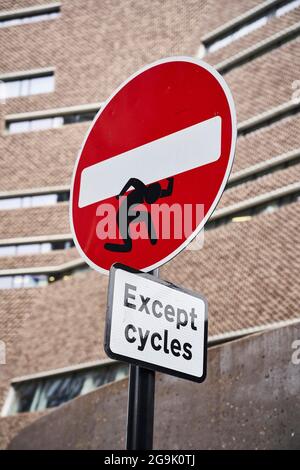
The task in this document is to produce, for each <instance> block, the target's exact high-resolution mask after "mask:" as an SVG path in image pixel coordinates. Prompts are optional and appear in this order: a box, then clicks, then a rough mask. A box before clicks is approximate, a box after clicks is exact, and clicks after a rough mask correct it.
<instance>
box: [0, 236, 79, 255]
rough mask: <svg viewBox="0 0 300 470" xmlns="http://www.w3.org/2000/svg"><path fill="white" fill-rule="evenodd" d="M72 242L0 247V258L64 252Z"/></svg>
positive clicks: (70, 246)
mask: <svg viewBox="0 0 300 470" xmlns="http://www.w3.org/2000/svg"><path fill="white" fill-rule="evenodd" d="M73 246H74V243H73V241H72V240H67V241H57V242H46V243H24V244H18V245H2V246H1V245H0V257H2V256H26V255H37V254H43V253H49V252H50V251H55V250H66V249H68V248H72V247H73Z"/></svg>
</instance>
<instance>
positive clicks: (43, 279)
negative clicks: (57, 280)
mask: <svg viewBox="0 0 300 470" xmlns="http://www.w3.org/2000/svg"><path fill="white" fill-rule="evenodd" d="M47 284H48V276H47V275H44V274H39V275H32V274H26V275H21V276H1V277H0V289H21V288H24V289H25V288H28V287H41V286H45V285H47Z"/></svg>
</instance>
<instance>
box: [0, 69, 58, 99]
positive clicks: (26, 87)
mask: <svg viewBox="0 0 300 470" xmlns="http://www.w3.org/2000/svg"><path fill="white" fill-rule="evenodd" d="M2 81H3V83H4V97H5V98H19V97H20V96H29V95H38V94H40V93H51V92H53V91H54V74H53V73H48V74H46V75H43V76H38V77H30V76H26V77H24V78H18V79H13V78H12V79H7V80H6V79H4V80H2Z"/></svg>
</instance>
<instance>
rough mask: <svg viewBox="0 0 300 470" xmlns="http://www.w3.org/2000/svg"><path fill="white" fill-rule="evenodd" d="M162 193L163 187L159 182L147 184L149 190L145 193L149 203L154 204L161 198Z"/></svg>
mask: <svg viewBox="0 0 300 470" xmlns="http://www.w3.org/2000/svg"><path fill="white" fill-rule="evenodd" d="M160 193H161V187H160V184H159V183H152V184H149V186H147V190H146V193H145V201H146V202H147V203H148V204H152V203H153V202H155V201H157V199H159V197H160Z"/></svg>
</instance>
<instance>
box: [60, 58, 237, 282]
mask: <svg viewBox="0 0 300 470" xmlns="http://www.w3.org/2000/svg"><path fill="white" fill-rule="evenodd" d="M168 62H189V63H192V64H196V65H198V66H199V67H203V68H204V69H206V70H207V71H208V72H210V73H211V74H212V75H213V76H214V77H215V79H216V80H217V81H218V82H219V84H220V85H221V87H222V88H223V91H224V93H225V95H226V98H227V101H228V105H229V109H230V114H231V119H232V141H231V150H230V155H229V160H228V165H227V169H226V172H225V175H224V178H223V181H222V184H221V186H220V189H219V191H218V193H217V195H216V197H215V199H214V202H213V203H212V205H211V207H210V209H209V211H208V212H207V214H206V216H205V217H204V218H203V220H202V221H201V223H200V224H199V225H198V227H197V228H196V230H195V231H194V232H193V233H192V234H191V235H190V236H189V237H188V238H187V240H185V242H184V243H182V244H181V245H180V246H179V247H178V248H177V249H176V250H174V251H173V252H172V253H171V254H170V255H169V256H166V257H165V258H164V259H162V260H160V261H159V262H157V263H155V264H153V265H151V266H147V267H144V268H143V269H142V271H146V272H147V271H152V270H154V269H157V268H158V267H159V266H161V265H163V264H165V263H167V262H168V261H170V260H171V259H172V258H173V257H174V256H176V255H177V254H178V253H180V252H181V251H182V250H183V249H184V248H185V247H186V246H187V245H188V244H189V243H190V242H191V241H192V240H193V239H194V238H195V237H196V236H197V234H198V233H199V232H200V231H201V229H202V228H203V226H204V225H205V223H206V222H207V220H208V219H209V217H210V216H211V214H212V213H213V211H214V209H215V207H216V205H217V203H218V201H219V199H220V197H221V195H222V193H223V191H224V188H225V185H226V183H227V180H228V177H229V174H230V171H231V168H232V164H233V159H234V153H235V144H236V138H237V122H236V111H235V105H234V101H233V98H232V95H231V92H230V90H229V87H228V85H227V83H226V82H225V80H224V78H223V77H222V76H221V75H220V74H219V72H218V71H217V70H216V69H215V68H214V67H212V66H211V65H209V64H207V63H206V62H203V61H202V60H200V59H196V58H192V57H185V56H179V57H167V58H165V59H161V60H158V61H156V62H153V63H151V64H149V65H146V66H145V67H143V68H142V69H140V70H139V71H138V72H136V73H134V74H133V75H131V76H130V77H129V78H128V79H127V80H125V82H123V83H122V84H121V85H120V86H119V87H118V88H117V89H116V90H115V91H114V92H113V94H112V95H111V96H110V97H109V98H108V99H107V101H105V102H104V103H103V106H102V107H101V109H100V110H99V111H98V113H97V114H96V116H95V118H94V120H93V122H92V124H91V126H90V128H89V130H88V132H87V134H86V136H85V138H84V140H83V143H82V145H81V148H80V151H79V154H78V157H77V160H76V163H75V167H74V171H73V175H72V181H71V191H70V211H69V218H70V227H71V232H72V235H73V240H74V243H75V246H76V248H77V250H78V252H79V254H80V255H81V256H82V257H83V258H84V259H85V261H86V262H87V263H88V264H89V265H90V266H91V268H93V269H95V270H96V271H98V272H100V273H102V274H106V275H107V274H108V273H109V271H108V270H106V269H103V268H101V267H100V266H97V265H96V264H95V263H94V262H93V261H91V260H90V259H89V258H88V257H87V256H86V254H85V253H84V251H83V250H82V248H81V246H80V244H79V242H78V240H77V237H76V233H75V229H74V226H73V217H72V212H73V186H74V181H75V175H76V171H77V167H78V164H79V160H80V157H81V154H82V151H83V148H84V146H85V143H86V141H87V139H88V136H89V134H90V132H91V130H92V128H93V126H94V124H95V123H96V121H97V120H98V118H99V117H100V116H101V113H102V112H103V111H104V109H105V108H106V106H107V105H108V104H109V103H110V101H111V100H112V99H113V98H114V97H115V95H116V94H117V93H118V92H119V91H120V90H121V89H122V88H123V87H124V86H125V85H127V83H129V82H130V81H131V80H133V79H134V78H135V77H137V76H138V75H140V74H141V73H143V72H145V71H146V70H149V69H150V68H153V67H155V66H157V65H160V64H165V63H168Z"/></svg>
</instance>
